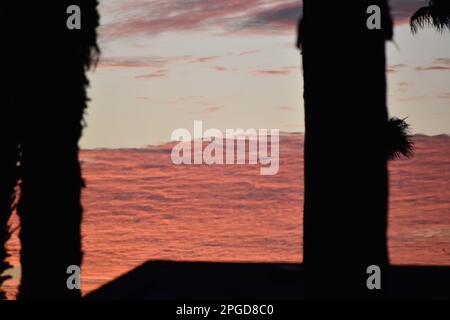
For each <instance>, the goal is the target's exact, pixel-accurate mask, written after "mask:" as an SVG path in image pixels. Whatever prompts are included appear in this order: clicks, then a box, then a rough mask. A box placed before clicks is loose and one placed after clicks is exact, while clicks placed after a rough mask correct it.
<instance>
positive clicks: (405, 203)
mask: <svg viewBox="0 0 450 320" xmlns="http://www.w3.org/2000/svg"><path fill="white" fill-rule="evenodd" d="M415 144H416V154H415V156H414V158H413V159H411V160H398V161H393V162H391V164H390V173H391V198H390V213H389V252H390V259H391V262H392V263H394V264H403V265H405V264H416V265H450V137H448V136H435V137H427V136H415ZM172 146H173V145H171V144H166V145H161V146H155V147H148V148H142V149H118V150H84V151H82V153H81V158H82V161H83V173H84V176H85V178H86V181H87V188H86V189H85V190H84V192H83V205H84V208H85V213H84V221H83V226H82V229H83V249H84V252H85V258H84V264H83V266H82V289H83V292H84V293H87V292H89V291H91V290H93V289H95V288H97V287H99V286H101V285H102V284H105V283H106V282H108V281H110V280H112V279H114V278H116V277H117V276H120V275H121V274H123V273H125V272H127V271H129V270H131V269H133V268H134V267H136V266H138V265H140V264H141V263H143V262H145V261H147V260H149V259H158V260H159V259H170V260H192V261H259V262H264V261H270V262H301V261H302V201H303V154H302V149H303V135H302V134H283V135H282V136H281V139H280V170H279V173H278V174H277V175H274V176H261V175H260V165H214V166H207V165H197V166H194V165H192V166H176V165H174V164H172V162H171V158H170V153H171V149H172ZM12 223H13V226H17V225H18V221H17V218H15V217H14V219H13V221H12ZM8 246H9V248H10V249H11V253H12V254H13V256H12V257H11V262H12V263H13V264H14V265H15V268H14V269H13V270H12V271H11V273H12V274H13V276H14V279H13V280H11V281H9V282H7V286H6V289H7V290H8V294H9V297H11V298H12V297H13V296H14V293H15V291H16V289H15V287H16V285H17V282H18V280H19V277H20V275H19V274H20V268H19V267H18V252H19V243H18V240H17V232H15V234H14V235H13V237H12V239H11V241H10V242H9V244H8Z"/></svg>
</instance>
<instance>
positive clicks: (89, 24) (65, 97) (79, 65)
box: [0, 0, 98, 299]
mask: <svg viewBox="0 0 450 320" xmlns="http://www.w3.org/2000/svg"><path fill="white" fill-rule="evenodd" d="M72 4H75V5H78V6H80V8H81V12H82V14H81V18H82V19H81V22H82V23H81V30H69V29H68V28H67V27H66V20H67V18H68V17H69V15H68V14H67V13H66V10H67V7H68V6H69V5H72ZM23 6H24V4H23V3H19V2H17V1H14V2H13V1H11V2H5V3H2V5H1V7H0V9H1V11H0V12H1V14H2V17H3V22H2V23H3V24H4V25H6V26H7V27H8V30H9V31H8V33H7V36H6V38H4V39H3V41H4V42H5V45H4V46H3V48H4V49H3V50H5V51H6V52H7V53H6V54H5V56H4V62H5V63H8V64H9V65H11V66H12V67H11V70H10V72H9V74H8V75H9V77H10V79H9V80H10V83H13V84H14V88H15V91H16V94H15V97H14V103H13V104H12V105H11V108H12V109H13V110H15V111H14V112H15V113H16V127H15V128H14V131H13V132H14V134H15V137H16V138H17V141H18V143H16V147H17V146H18V147H19V148H20V152H19V155H20V179H21V185H20V189H21V194H20V200H19V204H18V214H19V217H20V224H21V229H20V235H19V237H20V241H21V259H20V260H21V268H22V278H21V284H20V289H19V298H22V299H48V298H56V299H67V298H79V297H80V290H76V289H75V290H70V289H69V288H68V287H67V284H66V282H67V278H68V277H69V274H67V268H68V267H69V266H72V265H76V266H81V260H82V251H81V218H82V207H81V197H80V196H81V189H82V186H83V180H82V176H81V169H80V163H79V159H78V140H79V139H80V137H81V133H82V127H83V126H82V124H83V114H84V110H85V108H86V102H87V94H86V88H87V86H88V80H87V77H86V75H85V72H86V70H87V68H88V67H89V66H90V64H91V62H93V55H92V54H93V52H96V27H97V24H98V15H97V10H96V6H97V1H95V0H78V1H68V0H67V1H65V0H61V1H58V2H53V1H34V2H30V3H28V2H27V3H26V8H24V7H23ZM2 134H3V131H2ZM2 137H3V136H2ZM11 154H12V155H14V154H16V155H17V152H16V153H14V152H13V151H11ZM2 196H4V195H3V194H2Z"/></svg>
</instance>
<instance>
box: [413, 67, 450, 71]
mask: <svg viewBox="0 0 450 320" xmlns="http://www.w3.org/2000/svg"><path fill="white" fill-rule="evenodd" d="M414 70H416V71H448V70H450V67H444V66H430V67H422V66H419V67H416V68H414Z"/></svg>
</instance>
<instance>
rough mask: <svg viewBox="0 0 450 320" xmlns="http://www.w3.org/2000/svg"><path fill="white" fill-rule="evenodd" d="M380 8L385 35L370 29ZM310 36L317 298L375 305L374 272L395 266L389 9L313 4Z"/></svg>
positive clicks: (307, 239) (310, 221)
mask: <svg viewBox="0 0 450 320" xmlns="http://www.w3.org/2000/svg"><path fill="white" fill-rule="evenodd" d="M370 5H378V6H379V7H380V8H381V13H382V14H381V18H382V19H381V21H382V28H381V30H377V29H375V30H369V28H367V23H366V22H367V19H368V18H369V16H370V15H369V14H367V13H366V12H367V8H368V7H369V6H370ZM300 29H301V31H300V32H299V36H300V39H299V43H300V45H301V49H302V55H303V74H304V101H305V126H306V134H305V155H304V156H305V202H304V265H305V271H306V274H307V275H306V279H307V283H306V285H307V292H308V294H309V296H310V297H316V298H317V297H325V298H330V297H333V298H336V297H342V298H346V297H370V296H372V295H377V294H376V293H374V292H373V291H369V290H368V288H367V286H366V280H367V278H368V277H369V275H368V274H366V270H367V267H368V266H370V265H378V266H379V267H380V268H381V270H382V271H385V270H386V267H387V264H388V254H387V238H386V231H387V210H388V173H387V154H386V144H387V141H386V140H387V139H386V136H387V133H386V132H387V125H388V114H387V106H386V78H385V64H386V62H385V41H386V39H391V36H392V21H391V18H390V14H389V8H388V3H387V0H362V1H325V2H324V1H317V0H304V12H303V19H302V21H301V24H300ZM383 275H384V274H383ZM383 280H385V277H384V278H383ZM383 284H385V282H383Z"/></svg>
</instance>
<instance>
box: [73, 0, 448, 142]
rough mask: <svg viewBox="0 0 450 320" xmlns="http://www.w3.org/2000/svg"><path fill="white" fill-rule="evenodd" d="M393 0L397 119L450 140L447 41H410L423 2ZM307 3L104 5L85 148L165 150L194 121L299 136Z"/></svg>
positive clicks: (178, 0)
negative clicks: (302, 19)
mask: <svg viewBox="0 0 450 320" xmlns="http://www.w3.org/2000/svg"><path fill="white" fill-rule="evenodd" d="M390 3H391V7H392V9H393V13H394V16H395V21H396V29H395V43H390V44H388V62H389V68H388V75H389V109H390V113H391V115H392V116H398V117H408V119H409V120H408V121H409V122H410V123H411V124H412V127H413V130H414V133H424V134H429V135H435V134H442V133H446V134H448V133H450V41H449V40H450V34H449V33H445V34H443V35H441V34H438V33H436V32H435V31H434V30H426V31H421V32H420V33H419V34H418V35H416V36H412V35H411V34H410V30H409V26H408V25H407V22H408V19H409V16H410V15H411V14H412V13H413V12H414V11H415V10H416V9H417V8H419V7H420V6H422V5H425V4H426V1H425V0H391V1H390ZM301 7H302V2H301V1H299V0H296V1H290V0H285V1H278V0H227V1H217V0H165V1H160V0H129V1H119V0H100V12H101V14H102V20H101V23H102V27H101V28H100V44H101V49H102V53H103V54H102V60H101V62H100V64H99V66H98V67H97V69H96V70H95V72H93V73H92V74H91V76H90V77H91V82H92V83H91V84H92V88H91V90H90V96H91V98H92V102H91V103H90V106H89V110H88V115H87V123H88V128H87V129H86V130H85V134H84V137H83V140H82V142H81V146H82V147H83V148H99V147H100V148H104V147H107V148H117V147H141V146H146V145H150V144H153V145H154V144H159V143H162V142H167V141H170V136H171V133H172V131H173V130H175V129H177V128H188V129H190V130H192V128H193V122H194V120H203V122H204V127H206V128H211V127H214V128H219V129H222V130H224V129H225V128H240V127H242V128H245V129H247V128H267V129H270V128H274V129H280V130H282V131H289V132H301V131H303V130H304V124H303V122H304V119H303V99H302V87H303V80H302V75H301V57H300V55H299V52H298V50H297V49H296V48H295V45H294V44H295V38H296V24H297V19H298V17H299V16H300V14H301ZM323 41H327V39H323ZM335 49H336V50H337V48H330V59H332V55H333V50H335ZM324 76H326V75H324ZM325 94H326V93H325ZM336 107H340V106H339V101H336ZM361 108H364V106H363V105H362V106H361Z"/></svg>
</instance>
